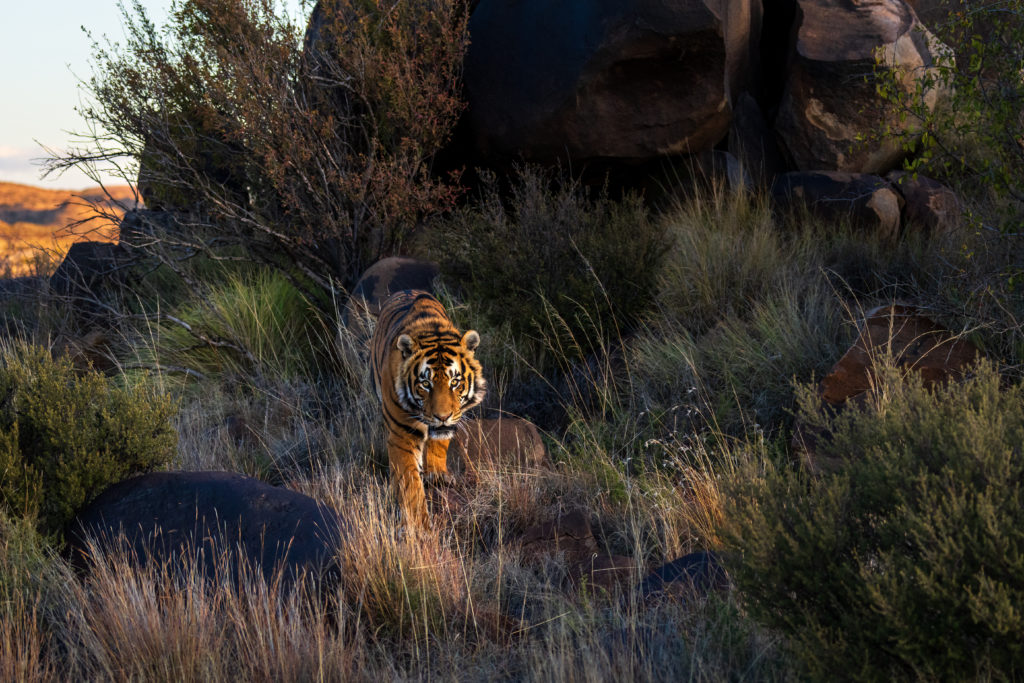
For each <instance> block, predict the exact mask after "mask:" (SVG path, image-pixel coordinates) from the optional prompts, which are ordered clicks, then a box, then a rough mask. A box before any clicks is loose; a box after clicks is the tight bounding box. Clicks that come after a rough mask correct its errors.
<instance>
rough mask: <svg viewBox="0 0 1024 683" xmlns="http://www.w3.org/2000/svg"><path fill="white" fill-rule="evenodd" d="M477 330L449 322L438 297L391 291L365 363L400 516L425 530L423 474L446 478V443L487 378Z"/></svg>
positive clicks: (475, 402) (481, 397)
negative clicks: (477, 355) (376, 401)
mask: <svg viewBox="0 0 1024 683" xmlns="http://www.w3.org/2000/svg"><path fill="white" fill-rule="evenodd" d="M479 345H480V335H479V334H477V332H476V331H475V330H469V331H467V332H466V333H465V334H460V333H459V331H458V330H457V329H456V328H455V326H454V325H452V322H451V320H450V319H449V318H448V314H447V313H446V312H445V310H444V307H443V306H442V305H441V302H439V301H438V300H437V299H435V298H434V297H433V296H431V295H430V294H428V293H427V292H422V291H419V290H405V291H401V292H397V293H395V294H393V295H392V296H391V297H390V298H389V299H388V300H387V301H385V302H384V305H383V306H382V307H381V311H380V315H379V316H378V318H377V325H376V327H375V328H374V332H373V337H372V338H371V340H370V369H371V373H372V375H373V386H374V389H375V390H376V392H377V398H378V399H380V401H381V407H382V409H383V413H384V425H385V428H386V430H387V450H388V461H389V464H390V469H391V476H392V478H393V482H392V483H393V485H394V487H395V489H396V491H397V494H398V500H399V503H400V505H401V507H402V510H403V512H404V514H405V516H406V520H407V521H408V522H410V523H411V524H414V525H416V526H417V527H420V528H428V527H429V526H430V521H429V519H428V515H427V503H426V496H425V492H424V488H423V483H424V479H426V480H427V481H428V482H430V481H431V480H433V479H441V480H446V479H447V478H448V463H447V456H448V442H449V441H450V440H451V438H452V437H453V436H454V435H455V429H456V427H457V425H458V423H459V419H460V418H462V416H463V414H465V412H466V411H467V410H469V409H470V408H472V407H474V406H476V405H479V403H480V402H481V401H483V400H484V396H485V394H486V391H487V383H486V382H485V381H484V378H483V376H482V375H481V370H480V363H479V362H478V361H477V360H476V358H475V357H474V356H473V351H474V350H475V349H476V348H477V346H479Z"/></svg>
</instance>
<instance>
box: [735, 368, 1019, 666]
mask: <svg viewBox="0 0 1024 683" xmlns="http://www.w3.org/2000/svg"><path fill="white" fill-rule="evenodd" d="M800 412H801V417H802V419H804V420H806V421H807V422H808V424H810V425H812V426H813V427H816V428H819V429H822V430H824V432H823V433H824V436H823V437H822V438H821V439H820V440H819V442H818V445H817V446H816V449H815V451H816V453H817V455H818V457H823V458H835V459H838V460H839V461H841V462H843V463H844V465H843V469H842V471H841V472H840V473H838V474H831V475H824V476H819V477H810V476H808V475H807V474H805V473H803V472H798V471H793V470H790V469H774V468H769V469H768V471H767V472H761V473H759V472H756V471H754V470H753V468H747V470H748V471H746V472H743V473H742V474H741V475H740V476H738V477H736V478H735V481H734V486H733V489H734V490H733V491H732V495H731V496H730V497H729V500H730V504H729V506H728V509H727V517H728V522H727V525H726V533H725V536H726V537H727V540H728V544H729V545H730V546H731V548H732V551H733V560H734V563H733V567H732V569H733V576H734V578H735V580H736V582H737V584H738V586H739V588H740V590H741V591H742V593H743V595H744V598H745V600H746V601H747V603H748V606H749V608H750V609H751V610H752V611H753V613H754V614H755V615H756V616H757V617H758V618H759V619H760V620H762V621H763V623H765V624H766V625H769V626H771V627H774V628H777V629H780V630H781V631H782V632H783V633H785V634H786V636H787V637H788V639H789V641H790V644H791V646H792V649H793V651H794V653H795V654H796V655H798V656H799V657H800V659H802V660H803V661H804V662H805V664H806V665H807V666H808V667H809V669H810V670H811V671H812V672H813V673H815V674H816V675H818V676H826V677H832V676H835V675H836V674H837V673H838V672H844V675H845V676H848V677H851V678H868V679H873V680H876V679H890V678H897V679H901V678H907V677H909V676H917V677H924V678H928V679H932V678H935V679H947V678H948V679H953V680H965V679H969V678H972V677H974V676H977V675H979V674H981V675H987V676H992V677H993V678H999V679H1002V678H1011V679H1012V678H1014V677H1019V676H1020V675H1021V674H1022V671H1021V662H1024V611H1022V610H1021V605H1022V604H1024V385H1021V384H1015V385H1012V386H1008V387H1001V386H1000V379H999V376H998V375H997V373H996V372H995V371H994V370H993V369H992V368H991V367H990V366H988V365H982V366H980V367H979V368H978V369H977V374H976V375H975V376H973V377H971V378H970V379H967V380H965V381H963V382H962V383H960V384H955V385H951V386H948V387H941V388H937V389H935V390H929V389H927V388H925V387H924V386H923V385H922V383H921V380H920V379H919V377H918V376H917V375H911V376H910V377H908V378H901V377H900V376H899V373H898V372H896V371H895V370H894V371H891V372H890V373H889V374H887V375H886V376H884V377H882V378H881V381H880V384H879V386H878V389H877V390H876V391H875V392H874V394H873V395H872V397H871V399H870V400H869V401H867V402H866V404H865V405H864V406H862V407H857V406H850V407H848V408H846V409H845V410H844V411H842V412H841V413H839V414H838V415H832V414H830V413H827V412H823V409H822V406H821V405H819V404H818V401H817V400H816V399H814V398H813V388H812V387H809V386H808V387H805V388H804V389H803V391H802V398H801V411H800Z"/></svg>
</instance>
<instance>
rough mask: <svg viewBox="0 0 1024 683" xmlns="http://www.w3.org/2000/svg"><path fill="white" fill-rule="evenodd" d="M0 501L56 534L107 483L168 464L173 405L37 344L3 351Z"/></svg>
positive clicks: (172, 445)
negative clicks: (77, 368)
mask: <svg viewBox="0 0 1024 683" xmlns="http://www.w3.org/2000/svg"><path fill="white" fill-rule="evenodd" d="M2 364H3V365H2V367H0V397H2V403H0V505H2V506H3V507H4V508H5V509H6V510H7V511H8V512H9V513H10V514H12V515H13V516H16V517H22V518H28V519H32V518H35V519H37V520H38V527H39V529H40V531H41V532H42V533H44V534H46V535H48V536H53V535H55V534H59V533H60V532H61V531H62V530H63V528H64V525H65V524H66V523H67V522H69V521H70V520H71V518H72V517H73V516H74V514H75V512H76V511H77V510H78V509H79V508H81V507H82V506H83V505H85V504H86V503H88V502H89V501H90V500H91V499H92V498H94V497H95V496H96V495H97V494H98V493H100V492H101V491H102V490H103V489H104V488H106V487H107V486H108V485H110V484H112V483H114V482H117V481H120V480H121V479H124V478H126V477H128V476H130V475H132V474H136V473H139V472H144V471H147V470H152V469H155V468H157V467H160V466H162V465H165V464H166V463H168V462H169V461H170V460H171V458H172V457H173V456H174V453H175V446H176V436H175V432H174V431H173V429H172V428H171V424H170V417H171V414H172V412H173V406H172V404H171V401H170V399H169V398H166V397H157V396H153V395H151V394H150V393H149V391H148V390H146V389H145V388H142V387H137V388H134V389H121V388H117V387H114V386H112V385H111V383H110V382H109V381H108V380H107V379H106V378H104V377H103V376H102V375H100V374H99V373H96V372H86V373H84V374H77V373H76V371H75V369H74V367H73V366H72V364H71V361H70V360H68V359H66V358H61V359H53V358H51V356H50V354H49V352H48V351H46V350H45V349H42V348H39V347H24V348H18V349H14V350H8V351H6V352H4V353H3V357H2Z"/></svg>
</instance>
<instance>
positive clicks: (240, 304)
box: [140, 269, 332, 379]
mask: <svg viewBox="0 0 1024 683" xmlns="http://www.w3.org/2000/svg"><path fill="white" fill-rule="evenodd" d="M331 336H332V335H330V334H329V333H328V330H327V326H326V325H325V324H324V322H323V320H322V318H321V316H320V314H319V312H318V311H317V309H316V307H315V306H313V305H312V304H311V303H310V302H309V301H308V300H307V299H306V298H305V297H304V296H303V295H302V293H301V292H299V290H297V289H296V288H295V287H294V286H293V285H292V284H291V283H289V282H288V280H287V279H286V278H285V277H284V276H282V275H281V274H279V273H275V272H274V271H270V270H267V269H259V270H250V271H249V272H247V273H243V274H238V275H233V276H229V277H227V278H226V279H225V280H224V281H223V282H219V283H215V284H213V285H212V286H210V287H209V288H208V290H207V292H206V294H205V296H204V297H203V298H202V299H198V300H193V301H191V303H189V304H187V305H185V306H184V307H183V309H182V310H181V311H179V312H177V313H176V314H175V315H171V316H164V324H163V326H162V327H161V329H160V330H159V331H158V332H155V333H154V334H153V337H154V338H153V339H152V340H148V341H147V342H146V343H147V344H148V346H144V347H142V348H141V349H140V354H141V355H143V356H146V355H155V360H156V361H157V362H158V365H159V366H160V367H163V368H168V367H171V368H185V369H188V370H189V371H193V372H196V373H199V374H200V375H203V376H221V377H223V376H230V375H236V376H237V375H242V374H251V373H259V374H262V375H265V376H270V377H276V378H282V379H287V378H296V377H299V376H305V377H309V376H315V375H316V373H317V368H318V363H320V362H322V361H323V360H324V358H325V357H326V355H327V349H326V346H327V344H328V342H329V341H330V340H331Z"/></svg>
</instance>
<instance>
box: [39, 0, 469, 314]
mask: <svg viewBox="0 0 1024 683" xmlns="http://www.w3.org/2000/svg"><path fill="white" fill-rule="evenodd" d="M275 10H276V8H275V5H274V3H273V0H183V1H181V2H175V3H174V4H173V6H172V10H171V21H170V24H169V27H168V30H167V31H161V30H159V29H158V28H157V27H156V26H155V25H154V24H153V23H152V22H151V21H150V20H149V18H148V16H147V14H146V11H145V9H144V8H143V6H142V4H141V3H139V2H135V3H133V4H132V5H131V6H130V7H129V8H128V9H127V10H126V11H124V27H125V31H126V34H127V36H128V38H127V40H126V42H125V43H124V45H123V46H119V45H109V44H108V45H104V44H100V43H96V45H95V48H94V62H95V65H94V69H95V72H94V76H93V77H92V78H91V79H90V80H89V82H88V83H86V84H85V90H86V91H87V93H88V94H89V96H90V97H89V99H88V100H87V104H86V105H85V106H84V107H83V110H82V115H83V117H84V118H85V119H86V120H87V121H89V122H90V125H92V126H94V128H93V133H92V134H86V135H84V136H82V139H81V141H80V144H79V145H78V146H77V148H75V149H73V150H72V151H71V152H69V153H68V154H67V155H65V156H63V157H59V158H55V159H53V160H52V162H51V170H52V171H59V170H60V169H62V168H65V167H67V166H78V167H80V168H84V169H85V170H86V171H89V172H92V173H93V174H94V175H95V174H97V173H98V172H99V171H100V170H103V171H107V172H114V173H117V174H120V175H121V176H122V177H124V178H125V181H126V182H131V183H133V184H134V182H135V177H134V173H135V172H136V170H138V171H139V173H140V175H141V178H142V181H141V182H140V188H139V189H140V192H141V194H142V197H143V199H144V200H145V202H146V204H147V206H148V207H149V208H150V209H157V210H161V211H173V212H174V214H173V218H170V217H169V216H168V215H167V214H163V215H162V216H161V217H160V218H159V219H158V218H157V217H155V216H154V215H152V214H147V215H145V216H144V217H143V218H142V222H143V225H141V226H138V228H137V231H136V233H137V234H135V235H132V236H129V239H130V240H131V241H133V242H136V243H138V244H140V245H143V246H145V247H146V249H147V251H148V252H149V253H150V254H152V255H154V256H155V257H156V258H159V260H160V261H161V262H163V263H164V264H165V266H167V267H169V268H171V269H172V270H174V271H175V272H178V273H179V274H180V275H181V276H182V277H184V278H186V280H187V279H188V275H189V268H188V264H189V263H190V261H191V259H194V258H195V257H197V256H200V257H203V258H204V259H213V260H218V261H229V262H231V261H238V260H239V259H243V260H251V261H254V262H257V263H260V264H263V265H264V266H269V267H271V268H274V269H277V270H279V271H280V272H282V273H283V274H284V275H285V277H287V278H289V279H290V280H291V281H292V282H293V284H294V285H295V286H296V287H298V288H299V289H300V290H301V291H303V292H304V293H305V294H306V295H307V297H308V298H310V300H311V301H313V302H314V303H316V304H317V305H319V306H321V307H323V308H324V310H329V309H330V307H331V306H332V305H333V303H334V302H333V300H332V296H333V295H334V293H335V292H336V291H337V290H338V289H341V288H350V287H351V286H352V284H353V283H354V282H355V280H356V278H358V276H359V274H360V273H361V272H362V271H363V270H364V269H365V268H366V267H367V266H368V265H370V264H371V263H373V262H374V261H376V260H377V259H378V258H380V257H381V256H382V255H386V254H390V253H393V252H394V251H395V250H397V249H398V248H399V246H400V245H401V244H402V243H403V242H404V241H405V240H406V239H407V238H408V237H409V236H410V234H411V233H412V232H413V231H414V230H415V229H416V227H417V226H418V225H420V224H421V222H422V221H423V220H424V219H425V218H427V217H429V216H431V215H434V214H436V213H437V212H438V211H441V210H444V209H446V208H448V207H450V206H451V203H452V200H453V198H454V196H455V190H454V189H453V188H452V187H451V186H449V184H448V183H447V182H446V181H445V180H439V179H435V178H433V177H431V176H430V174H429V170H430V164H429V162H430V160H431V157H432V156H433V154H434V153H435V152H436V151H437V150H438V149H439V147H440V146H441V145H442V144H443V143H444V142H445V141H446V140H447V138H448V136H449V134H450V131H451V129H452V127H453V126H454V124H455V121H456V119H457V117H458V115H459V113H460V111H461V103H460V101H459V99H458V88H459V73H460V70H461V63H462V54H463V52H464V51H465V47H466V44H467V34H466V21H467V17H466V8H465V6H464V5H463V4H462V3H458V2H447V1H445V0H413V1H411V2H402V3H399V4H392V3H384V2H377V1H376V0H374V1H371V2H363V1H362V0H332V1H331V2H325V3H321V4H320V9H318V16H317V18H316V19H315V21H314V22H313V28H311V29H310V31H309V33H308V35H306V41H303V32H304V31H305V26H304V25H297V24H293V23H291V22H290V21H289V20H287V19H285V18H282V17H281V16H280V15H278V14H277V13H276V11H275ZM304 43H308V45H305V44H304Z"/></svg>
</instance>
